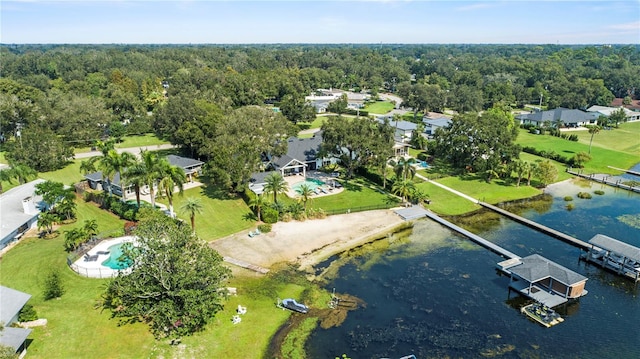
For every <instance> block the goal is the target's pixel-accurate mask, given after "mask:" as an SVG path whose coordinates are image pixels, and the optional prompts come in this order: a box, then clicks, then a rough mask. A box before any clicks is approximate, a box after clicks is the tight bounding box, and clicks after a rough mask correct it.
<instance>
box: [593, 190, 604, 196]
mask: <svg viewBox="0 0 640 359" xmlns="http://www.w3.org/2000/svg"><path fill="white" fill-rule="evenodd" d="M593 193H595V194H597V195H598V196H602V195H603V194H604V191H603V190H600V189H597V190H595V191H593Z"/></svg>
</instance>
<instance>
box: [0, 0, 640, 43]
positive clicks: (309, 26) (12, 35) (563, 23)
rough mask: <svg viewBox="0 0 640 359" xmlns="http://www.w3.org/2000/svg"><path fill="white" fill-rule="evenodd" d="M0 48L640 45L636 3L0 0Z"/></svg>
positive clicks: (539, 0)
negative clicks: (184, 45)
mask: <svg viewBox="0 0 640 359" xmlns="http://www.w3.org/2000/svg"><path fill="white" fill-rule="evenodd" d="M0 43H4V44H61V43H64V44H257V43H260V44H273V43H353V44H358V43H367V44H378V43H382V44H390V43H394V44H460V43H465V44H476V43H491V44H640V0H624V1H584V0H582V1H577V0H576V1H545V0H537V1H517V0H510V1H500V0H488V1H429V0H421V1H420V0H359V1H348V0H333V1H326V0H325V1H309V0H297V1H293V0H290V1H266V0H263V1H244V0H227V1H222V0H181V1H169V0H166V1H162V0H110V1H94V0H83V1H72V0H58V1H41V0H18V1H12V0H1V1H0Z"/></svg>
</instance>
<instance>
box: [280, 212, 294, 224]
mask: <svg viewBox="0 0 640 359" xmlns="http://www.w3.org/2000/svg"><path fill="white" fill-rule="evenodd" d="M280 220H281V221H282V222H291V221H292V220H293V214H291V213H289V212H286V213H283V214H282V216H280Z"/></svg>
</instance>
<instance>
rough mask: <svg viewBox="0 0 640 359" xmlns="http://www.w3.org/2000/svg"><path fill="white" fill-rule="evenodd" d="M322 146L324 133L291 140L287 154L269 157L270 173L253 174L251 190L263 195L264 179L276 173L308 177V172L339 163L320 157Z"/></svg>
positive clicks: (267, 164)
mask: <svg viewBox="0 0 640 359" xmlns="http://www.w3.org/2000/svg"><path fill="white" fill-rule="evenodd" d="M320 145H322V131H319V132H316V134H315V135H314V136H313V137H310V138H296V137H291V138H289V139H288V140H287V153H286V154H285V155H283V156H279V157H269V156H268V157H267V161H266V163H265V167H266V168H268V171H265V172H257V173H254V174H252V175H251V180H250V183H249V189H251V190H252V191H253V192H255V193H256V194H261V193H262V192H263V188H264V184H265V181H264V179H265V178H266V177H267V176H269V175H270V174H272V173H274V172H276V171H277V172H280V174H281V175H282V176H283V177H285V176H292V175H298V174H299V175H302V176H305V177H306V172H307V171H315V170H318V169H320V168H321V167H323V166H327V165H330V164H335V163H337V162H338V159H337V158H334V157H329V158H325V157H320V156H319V152H320Z"/></svg>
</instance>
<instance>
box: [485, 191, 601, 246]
mask: <svg viewBox="0 0 640 359" xmlns="http://www.w3.org/2000/svg"><path fill="white" fill-rule="evenodd" d="M478 204H480V205H481V206H483V207H485V208H488V209H490V210H492V211H494V212H497V213H500V214H501V215H503V216H505V217H509V218H510V219H512V220H514V221H516V222H518V223H522V224H524V225H526V226H527V227H530V228H533V229H535V230H537V231H540V232H542V233H545V234H547V235H549V236H552V237H554V238H557V239H560V240H561V241H563V242H566V243H569V244H571V245H573V246H575V247H578V248H580V249H582V250H585V251H588V250H589V249H590V248H591V247H592V245H591V244H589V243H587V242H584V241H581V240H579V239H577V238H575V237H572V236H570V235H568V234H565V233H562V232H560V231H557V230H555V229H553V228H549V227H547V226H544V225H542V224H540V223H537V222H534V221H532V220H529V219H526V218H524V217H520V216H518V215H517V214H514V213H511V212H509V211H507V210H505V209H502V208H500V207H497V206H494V205H492V204H489V203H484V202H479V203H478Z"/></svg>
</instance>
